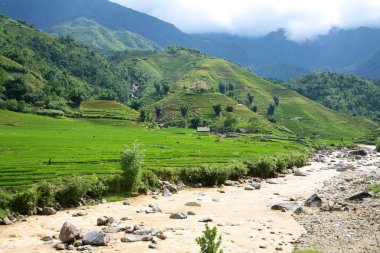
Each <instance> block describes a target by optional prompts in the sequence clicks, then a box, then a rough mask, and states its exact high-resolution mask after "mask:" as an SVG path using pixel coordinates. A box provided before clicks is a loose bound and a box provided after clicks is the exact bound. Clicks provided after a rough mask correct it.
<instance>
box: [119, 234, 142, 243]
mask: <svg viewBox="0 0 380 253" xmlns="http://www.w3.org/2000/svg"><path fill="white" fill-rule="evenodd" d="M141 240H142V236H141V235H126V236H124V237H123V238H121V241H122V242H138V241H141Z"/></svg>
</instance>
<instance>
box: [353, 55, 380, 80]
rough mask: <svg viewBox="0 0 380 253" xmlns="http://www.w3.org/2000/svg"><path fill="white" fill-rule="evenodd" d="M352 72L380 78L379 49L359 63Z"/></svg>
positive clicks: (374, 78)
mask: <svg viewBox="0 0 380 253" xmlns="http://www.w3.org/2000/svg"><path fill="white" fill-rule="evenodd" d="M354 73H355V74H357V75H359V76H364V77H366V78H369V79H373V80H380V51H378V52H376V53H375V54H374V55H373V56H371V57H370V58H369V59H368V60H366V61H364V62H363V63H361V64H359V65H358V66H357V67H356V69H355V71H354Z"/></svg>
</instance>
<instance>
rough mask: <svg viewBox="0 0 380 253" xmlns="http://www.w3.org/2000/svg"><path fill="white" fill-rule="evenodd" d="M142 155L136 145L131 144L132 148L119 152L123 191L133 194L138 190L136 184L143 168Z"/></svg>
mask: <svg viewBox="0 0 380 253" xmlns="http://www.w3.org/2000/svg"><path fill="white" fill-rule="evenodd" d="M143 158H144V153H143V152H142V151H140V150H139V145H138V144H136V143H135V144H133V146H132V148H129V147H126V148H125V149H123V150H121V151H120V166H121V169H122V170H123V177H124V182H125V190H126V191H127V192H133V191H136V190H138V189H137V188H138V184H139V180H140V176H141V168H142V166H143Z"/></svg>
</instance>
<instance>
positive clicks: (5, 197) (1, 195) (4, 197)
mask: <svg viewBox="0 0 380 253" xmlns="http://www.w3.org/2000/svg"><path fill="white" fill-rule="evenodd" d="M11 201H12V196H11V195H10V194H9V193H6V192H3V191H0V209H7V208H9V207H10V204H11Z"/></svg>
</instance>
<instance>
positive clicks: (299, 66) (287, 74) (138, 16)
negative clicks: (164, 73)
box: [0, 0, 380, 80]
mask: <svg viewBox="0 0 380 253" xmlns="http://www.w3.org/2000/svg"><path fill="white" fill-rule="evenodd" d="M0 13H4V14H6V15H8V16H10V17H11V18H14V19H21V20H24V21H27V22H29V23H32V24H34V25H35V26H36V27H37V28H39V29H42V30H45V31H46V30H49V29H51V28H52V27H53V26H55V25H58V24H62V23H65V22H72V21H74V20H76V19H78V18H87V19H89V20H92V21H95V22H96V23H98V24H99V25H100V26H102V27H105V28H106V29H108V30H111V31H123V33H124V32H127V33H128V32H133V33H137V34H139V35H141V36H143V37H144V38H147V39H149V40H151V41H153V42H155V43H156V44H158V45H159V46H160V47H162V48H165V47H167V46H169V45H180V46H185V47H188V48H194V49H197V50H200V51H202V52H205V53H207V54H209V55H212V56H216V57H220V58H224V59H227V60H230V61H233V62H234V63H237V64H240V65H242V66H245V67H248V68H250V69H251V70H253V72H255V73H257V74H259V75H261V76H264V77H270V78H276V79H281V80H288V79H289V78H295V77H297V76H299V75H300V74H303V73H305V71H325V70H329V71H334V72H341V73H357V74H359V75H362V76H364V77H367V78H372V79H373V78H377V77H378V75H377V74H376V73H378V72H379V71H378V70H379V68H378V67H377V66H378V65H374V64H373V60H370V62H368V64H367V65H363V67H360V66H361V64H365V62H366V61H367V60H369V59H370V58H371V57H375V56H374V54H375V53H376V52H378V51H379V50H380V29H375V28H366V27H361V28H357V29H352V30H340V29H332V30H331V31H330V32H329V33H328V34H326V35H323V36H320V37H318V38H315V39H313V40H308V41H304V42H296V41H290V40H288V38H287V36H286V32H285V31H284V30H281V29H280V30H277V31H273V32H271V33H269V34H267V35H265V36H262V37H239V36H234V35H228V34H186V33H184V32H181V31H180V30H179V29H177V28H176V27H175V26H174V25H172V24H169V23H167V22H164V21H162V20H159V19H157V18H154V17H152V16H149V15H146V14H143V13H140V12H137V11H134V10H132V9H129V8H126V7H124V6H121V5H118V4H115V3H112V2H109V1H108V0H0ZM88 29H89V31H86V34H87V35H91V36H93V37H92V38H91V39H89V40H94V41H98V40H99V39H100V41H98V42H99V43H96V44H95V45H93V46H94V47H98V46H99V45H100V44H102V43H104V39H105V37H107V35H105V34H104V33H103V32H101V33H100V34H99V33H98V31H97V29H95V30H94V29H93V26H92V25H90V26H89V28H88ZM64 30H66V29H64ZM66 32H68V31H67V30H66ZM104 36H105V37H104ZM74 37H75V38H76V39H78V41H80V42H82V41H83V39H84V38H83V37H82V38H79V37H80V36H74ZM132 37H133V36H132ZM129 39H131V42H132V43H133V41H134V40H135V38H129ZM86 41H87V42H88V39H86ZM113 41H114V40H113ZM114 42H115V41H114ZM106 44H108V43H106ZM111 44H112V43H111ZM111 44H110V45H111ZM115 46H116V45H115V44H113V46H112V47H115ZM119 46H120V45H119ZM116 48H117V46H116Z"/></svg>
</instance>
